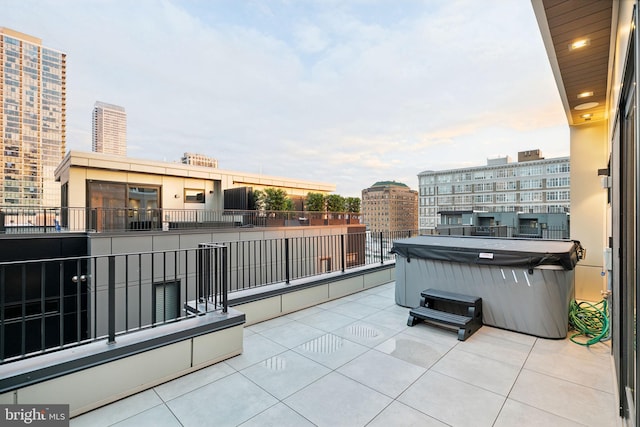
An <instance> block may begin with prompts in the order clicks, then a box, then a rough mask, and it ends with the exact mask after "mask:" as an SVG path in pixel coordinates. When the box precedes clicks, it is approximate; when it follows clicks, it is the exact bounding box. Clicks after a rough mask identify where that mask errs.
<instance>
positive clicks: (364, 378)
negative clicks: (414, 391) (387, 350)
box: [338, 350, 426, 398]
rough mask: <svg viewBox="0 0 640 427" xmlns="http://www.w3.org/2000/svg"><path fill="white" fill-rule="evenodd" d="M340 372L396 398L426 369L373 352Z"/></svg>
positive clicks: (367, 353) (347, 365) (352, 362)
mask: <svg viewBox="0 0 640 427" xmlns="http://www.w3.org/2000/svg"><path fill="white" fill-rule="evenodd" d="M338 372H340V373H341V374H343V375H346V376H348V377H349V378H351V379H353V380H356V381H358V382H359V383H362V384H364V385H366V386H368V387H371V388H372V389H374V390H377V391H379V392H380V393H382V394H386V395H387V396H389V397H392V398H396V397H398V395H400V393H402V392H403V391H405V390H406V389H407V387H409V386H410V385H411V384H413V382H414V381H415V380H417V379H418V378H419V377H420V376H421V375H422V374H424V373H425V372H426V369H425V368H421V367H419V366H416V365H412V364H411V363H407V362H405V361H403V360H400V359H396V358H395V357H393V356H389V355H388V354H384V353H381V352H379V351H377V350H371V351H368V352H366V353H364V354H363V355H361V356H358V357H357V358H356V359H354V360H352V361H351V362H349V363H347V364H346V365H344V366H342V367H341V368H340V369H338Z"/></svg>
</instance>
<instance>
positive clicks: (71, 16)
mask: <svg viewBox="0 0 640 427" xmlns="http://www.w3.org/2000/svg"><path fill="white" fill-rule="evenodd" d="M0 3H1V9H2V14H1V15H0V26H4V27H7V28H11V29H13V30H16V31H20V32H23V33H27V34H30V35H33V36H35V37H38V38H40V39H42V43H43V45H44V46H46V47H50V48H54V49H56V50H59V51H62V52H64V53H66V54H67V147H66V148H67V150H78V151H91V113H92V110H93V105H94V103H95V102H96V101H102V102H107V103H111V104H116V105H120V106H122V107H124V108H125V109H126V113H127V148H128V151H127V153H128V156H129V157H132V158H138V159H149V160H159V161H168V162H174V161H179V160H180V158H181V157H182V155H183V153H185V152H195V153H201V154H205V155H208V156H211V157H214V158H216V159H218V166H219V168H220V169H224V170H231V171H241V172H249V173H259V174H263V175H270V176H281V177H288V178H296V179H302V180H310V181H320V182H325V183H330V184H335V185H336V193H337V194H340V195H342V196H345V197H347V196H355V197H359V196H360V195H361V191H362V189H364V188H367V187H370V186H371V185H372V184H373V183H375V182H376V181H387V180H395V181H398V182H403V183H405V184H407V185H408V186H409V187H411V188H413V189H417V188H418V177H417V175H418V174H419V173H420V172H422V171H425V170H446V169H452V168H462V167H469V166H481V165H484V164H486V161H487V159H488V158H495V157H504V156H510V157H511V158H513V159H514V161H515V160H516V159H517V153H518V151H524V150H531V149H541V150H542V154H543V156H544V157H546V158H552V157H561V156H568V155H569V129H568V126H567V121H566V116H565V113H564V111H563V109H562V104H561V101H560V97H559V95H558V90H557V87H556V85H555V82H554V80H553V76H552V72H551V67H550V65H549V61H548V59H547V56H546V52H545V49H544V46H543V43H542V38H541V36H540V32H539V30H538V26H537V23H536V19H535V15H534V12H533V8H532V6H531V3H530V1H529V0H518V1H513V0H482V1H477V0H420V1H418V0H262V1H258V0H135V1H133V0H1V1H0Z"/></svg>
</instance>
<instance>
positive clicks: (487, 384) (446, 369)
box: [431, 347, 520, 397]
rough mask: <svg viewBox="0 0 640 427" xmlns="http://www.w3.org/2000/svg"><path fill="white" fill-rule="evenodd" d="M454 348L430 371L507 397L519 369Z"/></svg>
mask: <svg viewBox="0 0 640 427" xmlns="http://www.w3.org/2000/svg"><path fill="white" fill-rule="evenodd" d="M459 348H460V347H456V348H454V349H452V350H451V351H450V352H448V353H447V354H446V355H444V357H442V359H440V360H439V361H438V363H436V364H435V365H433V367H432V368H431V370H433V371H435V372H440V373H441V374H444V375H448V376H450V377H452V378H456V379H459V380H461V381H464V382H466V383H469V384H473V385H475V386H478V387H481V388H484V389H486V390H489V391H493V392H495V393H498V394H500V395H502V396H505V397H506V396H507V394H509V391H510V390H511V387H513V384H514V383H515V381H516V378H517V377H518V374H519V373H520V367H518V366H514V365H510V364H508V363H504V362H498V361H497V360H494V359H489V358H488V357H485V356H479V355H477V354H474V353H469V352H466V351H462V350H460V349H459Z"/></svg>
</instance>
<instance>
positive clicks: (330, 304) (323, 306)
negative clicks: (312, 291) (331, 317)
mask: <svg viewBox="0 0 640 427" xmlns="http://www.w3.org/2000/svg"><path fill="white" fill-rule="evenodd" d="M344 303H346V301H345V300H343V299H342V298H339V299H334V300H331V301H327V302H325V303H322V304H318V305H317V306H316V307H318V308H321V309H323V310H329V309H331V308H333V307H337V306H339V305H342V304H344Z"/></svg>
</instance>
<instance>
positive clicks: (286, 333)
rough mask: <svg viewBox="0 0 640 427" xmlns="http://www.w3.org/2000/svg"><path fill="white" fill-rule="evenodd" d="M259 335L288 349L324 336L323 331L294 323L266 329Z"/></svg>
mask: <svg viewBox="0 0 640 427" xmlns="http://www.w3.org/2000/svg"><path fill="white" fill-rule="evenodd" d="M260 334H261V335H262V336H264V337H266V338H269V339H270V340H273V341H275V342H277V343H278V344H280V345H283V346H285V347H287V348H288V349H289V348H293V347H296V346H298V345H300V344H302V343H304V342H307V341H310V340H312V339H314V338H318V337H319V336H320V335H324V334H325V331H322V330H320V329H317V328H313V327H311V326H309V325H305V324H303V323H300V322H297V321H296V322H290V323H287V324H286V325H283V326H279V327H277V328H273V329H267V330H266V331H263V332H260Z"/></svg>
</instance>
